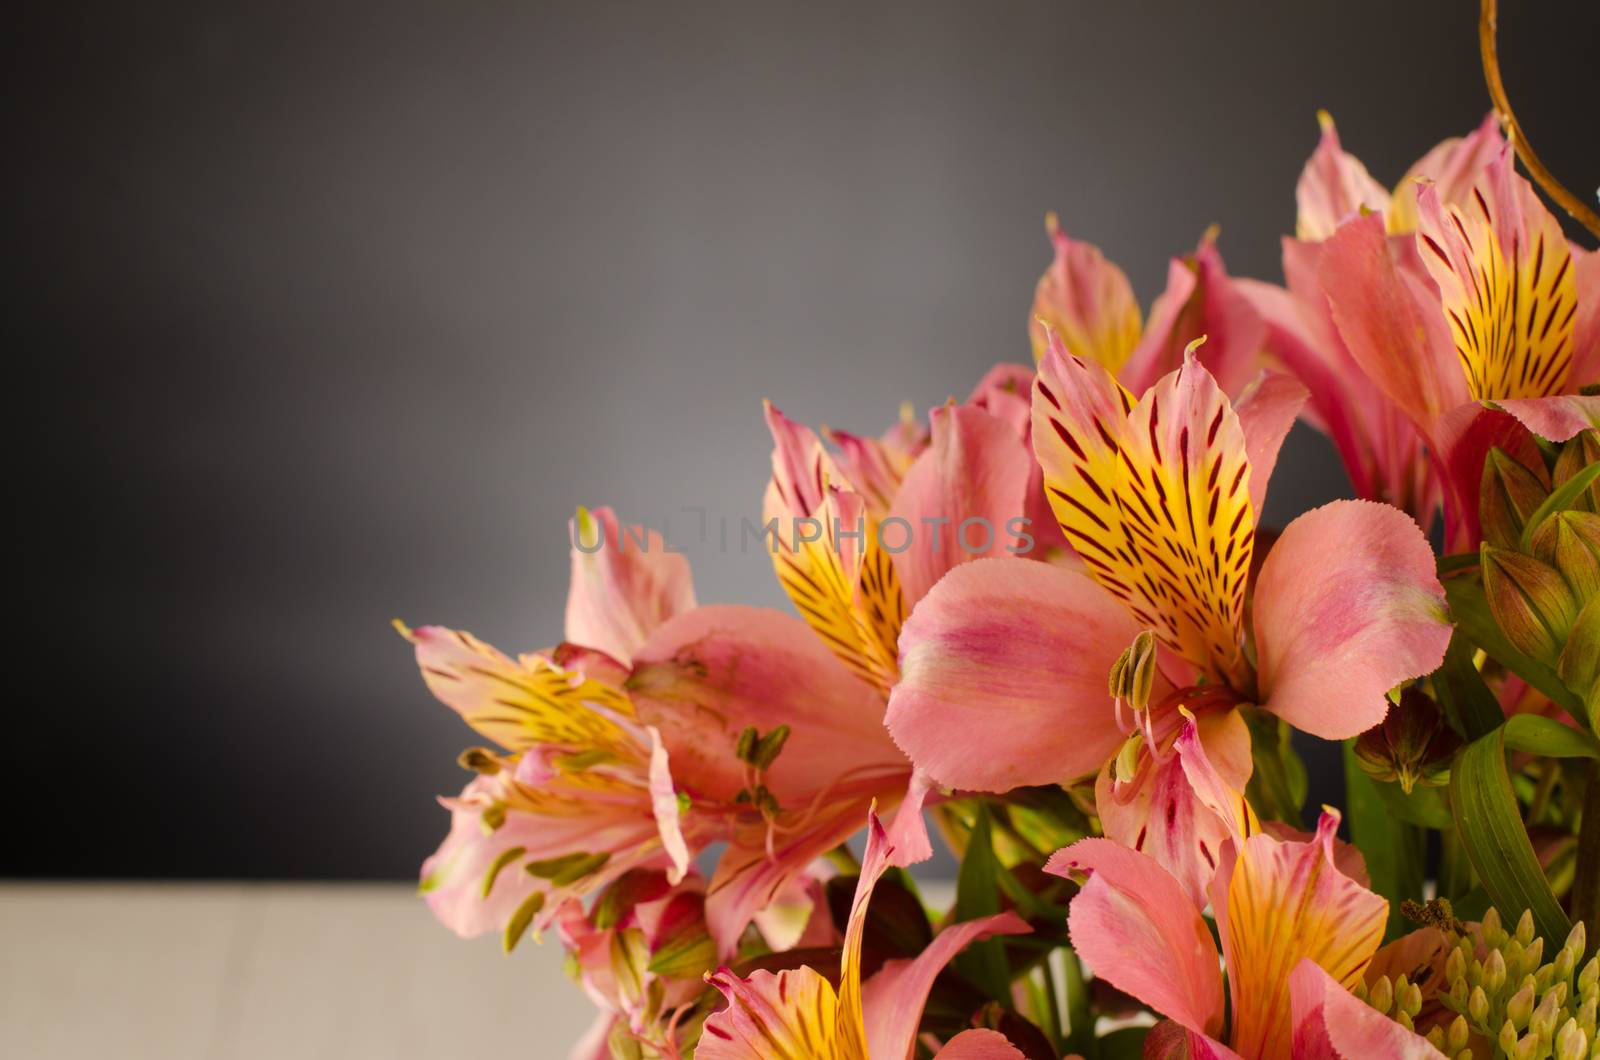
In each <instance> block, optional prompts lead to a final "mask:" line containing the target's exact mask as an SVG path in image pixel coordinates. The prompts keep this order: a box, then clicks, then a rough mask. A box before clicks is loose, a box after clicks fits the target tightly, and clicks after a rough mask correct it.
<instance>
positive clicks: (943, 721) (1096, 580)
mask: <svg viewBox="0 0 1600 1060" xmlns="http://www.w3.org/2000/svg"><path fill="white" fill-rule="evenodd" d="M1304 397H1305V394H1304V390H1303V388H1301V387H1300V386H1299V385H1298V384H1295V383H1293V382H1292V381H1290V380H1288V379H1287V378H1285V377H1282V376H1274V375H1268V376H1266V377H1264V378H1262V379H1260V380H1259V381H1258V382H1257V383H1256V384H1255V385H1254V386H1253V387H1250V388H1248V389H1247V391H1246V393H1245V394H1244V396H1243V397H1242V398H1241V400H1240V402H1239V403H1238V405H1237V406H1235V405H1234V404H1233V403H1232V402H1230V401H1229V400H1228V399H1227V397H1226V396H1225V395H1224V393H1223V391H1222V389H1221V387H1220V386H1219V385H1218V382H1217V380H1216V379H1215V378H1213V376H1212V374H1211V373H1210V372H1209V371H1207V370H1206V368H1205V367H1204V366H1203V365H1201V364H1200V363H1199V362H1198V361H1197V360H1196V359H1195V358H1194V356H1193V355H1192V353H1191V354H1190V355H1189V356H1187V357H1186V358H1185V361H1184V363H1183V365H1182V366H1181V367H1179V368H1178V369H1177V370H1175V371H1173V372H1171V373H1169V374H1168V375H1166V376H1164V377H1163V378H1161V379H1160V380H1159V381H1158V382H1157V383H1156V384H1155V385H1154V386H1152V387H1151V388H1150V389H1149V390H1147V391H1146V392H1145V393H1144V394H1143V395H1138V396H1136V395H1135V394H1133V393H1132V392H1130V391H1129V390H1128V389H1126V388H1125V387H1124V386H1123V385H1122V384H1120V383H1119V382H1117V380H1116V379H1114V378H1113V377H1112V375H1111V373H1110V372H1109V371H1108V370H1107V369H1106V368H1105V367H1104V366H1103V365H1102V364H1100V363H1098V362H1096V361H1092V360H1089V359H1087V358H1084V357H1080V356H1077V355H1076V354H1074V353H1071V352H1068V350H1067V349H1066V347H1065V346H1064V345H1063V344H1062V343H1061V341H1060V339H1059V337H1052V342H1051V346H1050V350H1049V353H1048V354H1047V355H1046V357H1045V359H1044V360H1043V361H1042V362H1041V363H1040V365H1039V371H1038V375H1037V377H1036V379H1035V381H1034V385H1033V402H1032V416H1033V448H1034V452H1035V453H1036V455H1037V457H1038V460H1039V463H1040V465H1041V466H1042V468H1043V477H1044V484H1045V487H1046V490H1047V492H1048V495H1049V499H1050V503H1051V505H1052V507H1053V510H1054V515H1055V518H1056V520H1057V522H1058V523H1059V526H1060V528H1061V530H1062V531H1063V533H1064V535H1065V536H1066V538H1067V539H1068V540H1069V541H1070V542H1071V544H1072V545H1073V547H1074V548H1075V549H1076V550H1077V553H1078V555H1079V557H1080V559H1081V560H1082V567H1081V569H1069V568H1066V567H1061V566H1055V565H1050V564H1030V563H1028V562H1026V561H1023V560H1019V559H1014V558H996V559H984V560H979V561H977V562H974V563H969V564H965V565H962V566H960V567H957V568H955V569H953V570H951V571H950V572H949V573H947V574H946V575H945V576H944V578H943V579H942V580H941V581H940V582H939V583H938V584H937V585H936V586H934V588H933V589H932V591H930V592H929V593H928V595H927V596H926V598H925V599H924V600H923V601H922V602H921V603H920V604H919V606H918V608H917V610H916V611H915V612H914V613H913V614H912V615H911V617H910V619H909V620H908V621H907V622H906V624H905V629H904V631H903V633H902V635H901V638H900V649H901V652H900V674H901V677H900V682H899V683H898V684H897V685H896V686H895V688H894V691H893V694H892V696H891V698H890V703H889V711H888V716H887V721H888V726H889V730H890V732H891V733H892V734H893V736H894V739H895V742H896V743H897V744H898V745H899V746H900V747H901V748H903V749H904V750H905V752H906V753H907V754H908V755H909V756H910V758H911V760H912V761H913V762H915V763H916V764H917V767H918V768H919V769H920V770H922V771H924V772H925V773H927V774H928V775H929V776H930V777H931V778H933V779H934V780H936V781H938V782H939V783H940V784H943V785H947V786H950V787H956V788H964V789H969V790H974V791H987V792H1004V791H1008V790H1010V789H1012V788H1015V787H1019V786H1023V785H1036V784H1055V783H1068V782H1071V781H1073V780H1075V779H1077V778H1079V777H1083V776H1087V775H1093V774H1096V773H1098V774H1100V778H1099V784H1098V787H1097V809H1098V812H1099V814H1100V817H1101V822H1102V825H1103V826H1104V829H1105V832H1106V834H1107V835H1108V836H1110V837H1111V838H1112V839H1114V840H1116V841H1118V842H1120V843H1122V844H1124V845H1127V846H1129V847H1133V848H1135V849H1139V850H1145V851H1148V852H1149V853H1150V854H1151V855H1152V856H1154V857H1156V858H1157V859H1158V860H1159V861H1160V862H1161V864H1162V865H1163V866H1164V867H1166V868H1167V869H1168V870H1169V871H1171V872H1173V873H1174V874H1175V875H1176V876H1177V877H1178V878H1179V879H1180V880H1181V881H1182V884H1183V886H1184V888H1185V889H1186V891H1187V893H1189V894H1190V895H1191V896H1194V897H1196V898H1197V899H1198V897H1199V896H1200V895H1201V894H1203V892H1204V889H1205V887H1206V885H1207V883H1208V882H1209V880H1210V877H1211V876H1212V874H1213V873H1214V872H1215V869H1216V866H1217V859H1218V850H1219V848H1220V846H1221V844H1222V841H1223V839H1224V838H1225V835H1226V827H1227V823H1226V821H1224V820H1221V819H1220V818H1218V817H1217V816H1216V814H1215V813H1214V812H1213V811H1211V810H1209V809H1208V808H1207V807H1206V806H1205V805H1204V804H1203V803H1202V802H1201V801H1200V800H1198V799H1197V798H1196V797H1195V796H1194V794H1193V783H1192V778H1190V777H1188V776H1187V775H1186V773H1185V771H1184V768H1183V763H1182V760H1181V756H1177V755H1175V754H1174V753H1173V751H1172V742H1173V740H1174V739H1175V735H1176V733H1177V731H1178V728H1179V726H1178V724H1177V719H1178V717H1179V716H1180V713H1181V711H1182V710H1188V711H1190V712H1191V713H1193V714H1195V715H1196V716H1197V717H1198V718H1199V719H1200V720H1199V727H1198V731H1199V732H1200V733H1201V735H1202V737H1203V738H1204V739H1205V741H1206V747H1207V752H1208V754H1209V755H1210V757H1211V758H1212V759H1213V760H1215V761H1216V762H1217V769H1218V771H1219V773H1220V774H1221V775H1222V776H1223V777H1224V778H1225V780H1226V781H1227V782H1228V785H1229V787H1230V788H1232V789H1233V790H1234V791H1236V792H1237V791H1242V789H1243V787H1244V785H1245V783H1246V781H1247V780H1248V778H1249V775H1250V744H1249V736H1248V732H1247V729H1246V727H1245V725H1244V723H1243V721H1242V720H1241V717H1240V714H1239V712H1238V710H1237V709H1236V708H1237V707H1238V705H1240V704H1255V705H1257V706H1259V707H1260V709H1262V710H1265V711H1267V712H1270V713H1272V714H1275V715H1277V716H1278V717H1279V718H1282V719H1283V720H1284V721H1287V722H1288V723H1289V724H1290V725H1292V726H1294V727H1296V728H1299V729H1302V730H1305V731H1307V732H1310V733H1312V734H1314V735H1317V736H1321V737H1323V738H1326V739H1343V738H1346V737H1349V736H1354V735H1356V734H1357V733H1360V732H1362V731H1364V730H1365V729H1367V728H1370V727H1371V726H1373V725H1375V724H1377V723H1378V722H1380V721H1381V720H1382V719H1383V717H1384V714H1385V713H1386V711H1387V709H1388V705H1389V704H1388V700H1387V699H1386V698H1385V696H1386V693H1387V692H1388V691H1389V690H1390V689H1391V688H1393V687H1394V686H1395V685H1397V684H1399V683H1400V682H1403V681H1406V680H1409V679H1411V678H1415V677H1418V676H1420V675H1423V674H1426V673H1428V672H1430V671H1431V670H1433V669H1434V668H1435V667H1436V666H1437V665H1438V664H1439V662H1440V660H1441V659H1442V658H1443V655H1444V651H1445V646H1446V644H1447V642H1448V640H1449V626H1448V624H1447V622H1446V620H1445V603H1444V593H1443V589H1442V588H1441V586H1440V584H1439V582H1438V579H1437V577H1436V575H1435V573H1434V559H1433V553H1432V551H1431V549H1430V548H1429V546H1428V543H1427V540H1426V539H1425V538H1424V536H1423V534H1422V532H1421V530H1420V529H1419V528H1418V527H1417V525H1416V524H1415V523H1414V522H1413V521H1412V520H1411V519H1410V518H1409V517H1407V516H1406V515H1405V514H1404V513H1402V512H1400V511H1398V510H1396V509H1394V508H1390V507H1387V506H1385V505H1380V504H1375V503H1371V502H1366V501H1340V502H1335V503H1333V504H1330V505H1327V506H1325V507H1323V508H1319V509H1317V510H1315V511H1312V512H1309V513H1307V514H1306V515H1303V516H1301V517H1300V518H1299V519H1296V520H1295V521H1294V522H1292V523H1291V524H1290V525H1289V526H1288V527H1287V528H1286V529H1285V530H1284V531H1283V533H1282V535H1281V536H1280V537H1279V538H1278V539H1277V541H1276V542H1275V544H1274V545H1273V546H1272V548H1271V551H1270V552H1269V553H1268V554H1267V556H1266V558H1265V560H1264V561H1262V562H1261V563H1260V567H1259V573H1257V574H1256V575H1255V576H1254V582H1253V585H1254V592H1253V594H1251V593H1250V592H1249V590H1250V587H1251V584H1252V581H1251V579H1252V569H1253V567H1254V563H1253V558H1254V555H1255V544H1256V533H1255V531H1256V513H1257V512H1259V511H1260V510H1261V505H1262V502H1263V499H1264V497H1265V494H1266V489H1267V480H1268V478H1269V477H1270V475H1271V472H1272V466H1273V464H1274V462H1275V460H1276V456H1277V450H1278V446H1279V444H1280V443H1281V441H1282V439H1283V437H1284V435H1285V433H1286V432H1287V431H1288V428H1289V425H1290V424H1291V423H1292V422H1293V420H1294V417H1295V414H1296V413H1297V412H1298V411H1299V408H1300V406H1301V403H1302V402H1303V401H1304ZM1247 603H1248V606H1247ZM1247 613H1248V619H1249V620H1248V622H1247ZM1146 631H1149V632H1150V633H1153V641H1154V644H1155V650H1153V651H1151V650H1149V647H1150V644H1149V642H1150V641H1151V639H1152V638H1151V637H1150V636H1149V635H1148V634H1146ZM1142 635H1143V636H1142ZM1136 641H1138V642H1141V643H1144V644H1145V645H1146V649H1145V650H1143V651H1135V652H1134V653H1133V654H1132V655H1131V656H1130V655H1128V654H1124V653H1125V652H1127V651H1128V650H1129V648H1130V645H1134V644H1135V642H1136ZM1119 659H1121V660H1122V661H1123V663H1125V664H1126V666H1125V668H1124V669H1126V667H1129V666H1131V667H1133V668H1134V670H1136V671H1137V674H1138V676H1139V679H1138V680H1137V681H1134V682H1132V683H1131V684H1130V686H1129V687H1130V688H1132V689H1134V690H1135V691H1134V692H1133V693H1132V694H1123V693H1122V692H1118V693H1117V694H1115V695H1114V694H1113V692H1112V690H1111V689H1109V688H1108V683H1107V675H1108V674H1109V673H1110V672H1111V670H1112V668H1113V665H1114V664H1117V663H1118V662H1119Z"/></svg>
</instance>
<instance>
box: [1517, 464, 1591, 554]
mask: <svg viewBox="0 0 1600 1060" xmlns="http://www.w3.org/2000/svg"><path fill="white" fill-rule="evenodd" d="M1596 478H1600V460H1597V461H1595V462H1594V463H1592V464H1590V465H1589V466H1588V467H1586V468H1584V469H1583V470H1582V471H1580V472H1578V473H1577V474H1576V475H1573V476H1572V477H1571V478H1569V479H1567V481H1566V482H1564V483H1562V484H1561V485H1560V486H1557V487H1556V488H1555V489H1553V490H1551V491H1550V496H1548V497H1546V498H1545V499H1544V503H1543V504H1541V505H1539V507H1537V508H1535V509H1534V510H1533V514H1532V515H1530V516H1529V517H1528V522H1527V523H1526V524H1525V525H1524V526H1523V528H1522V540H1521V544H1520V549H1521V551H1523V552H1528V553H1532V552H1533V532H1534V531H1535V530H1537V529H1539V524H1540V523H1542V522H1544V521H1545V520H1546V519H1548V518H1550V516H1552V515H1554V514H1555V513H1556V512H1562V511H1566V510H1567V509H1568V508H1571V507H1572V506H1573V502H1574V501H1576V500H1577V499H1578V494H1580V493H1582V492H1583V491H1584V490H1586V489H1588V488H1589V483H1591V482H1593V481H1594V480H1595V479H1596Z"/></svg>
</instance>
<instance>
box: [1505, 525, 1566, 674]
mask: <svg viewBox="0 0 1600 1060" xmlns="http://www.w3.org/2000/svg"><path fill="white" fill-rule="evenodd" d="M1481 566H1482V570H1483V590H1484V594H1485V595H1486V596H1487V597H1488V600H1489V610H1490V611H1491V612H1492V613H1493V614H1494V620H1495V623H1496V624H1497V625H1499V627H1500V631H1501V632H1502V633H1504V634H1505V635H1506V639H1507V640H1509V641H1510V642H1511V644H1512V645H1513V646H1514V647H1515V648H1516V649H1517V650H1518V651H1520V652H1522V653H1523V654H1525V655H1527V656H1529V657H1530V658H1533V659H1536V660H1538V661H1539V662H1543V663H1546V664H1548V665H1551V666H1554V665H1555V663H1556V660H1557V659H1558V658H1559V657H1560V655H1561V649H1562V648H1563V647H1564V646H1565V645H1566V642H1567V634H1568V633H1569V632H1570V631H1571V629H1572V623H1573V621H1574V620H1575V619H1576V618H1577V617H1578V606H1577V601H1576V600H1575V599H1573V596H1572V590H1571V589H1569V588H1568V587H1567V583H1566V581H1565V580H1563V579H1562V577H1561V575H1560V574H1559V573H1557V572H1556V571H1555V569H1554V568H1552V567H1550V566H1548V565H1546V564H1544V563H1540V562H1539V561H1538V560H1536V559H1534V558H1533V557H1532V556H1525V555H1523V554H1522V553H1520V552H1512V551H1510V550H1508V549H1501V548H1495V547H1493V546H1492V545H1484V546H1483V549H1482V552H1481Z"/></svg>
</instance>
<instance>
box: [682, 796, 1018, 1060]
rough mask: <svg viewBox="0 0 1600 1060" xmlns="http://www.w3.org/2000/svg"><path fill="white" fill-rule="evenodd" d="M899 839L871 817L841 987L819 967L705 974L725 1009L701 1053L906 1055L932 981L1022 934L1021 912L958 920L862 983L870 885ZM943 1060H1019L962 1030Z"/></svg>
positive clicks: (756, 1059)
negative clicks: (979, 947) (955, 963)
mask: <svg viewBox="0 0 1600 1060" xmlns="http://www.w3.org/2000/svg"><path fill="white" fill-rule="evenodd" d="M892 854H893V847H892V845H891V843H890V841H889V837H888V835H887V834H886V833H885V832H884V829H883V826H882V825H881V824H880V823H879V822H878V818H877V816H876V815H875V814H874V815H871V816H870V819H869V821H868V832H867V850H866V854H865V856H864V857H863V858H862V864H861V876H860V878H859V880H858V881H857V883H856V893H855V899H854V901H853V902H852V903H851V906H850V921H849V924H848V926H847V927H846V929H845V938H844V953H843V955H842V958H841V968H840V976H839V989H838V990H837V991H836V990H834V988H833V985H832V984H831V983H829V982H828V980H827V979H826V978H825V977H824V976H822V975H821V974H820V973H818V972H817V970H816V969H814V968H811V967H807V966H802V967H799V968H794V969H789V970H785V971H781V972H769V971H756V972H754V973H752V974H751V976H750V977H749V978H748V979H746V978H741V977H740V976H738V975H735V974H734V973H733V972H731V971H729V970H728V969H726V968H724V969H722V970H720V971H718V972H717V973H716V974H715V975H713V976H710V977H709V978H708V981H709V982H710V983H711V985H712V986H715V987H716V988H717V989H718V990H720V991H722V994H723V996H724V997H726V998H727V999H728V1007H727V1008H725V1009H723V1010H722V1011H720V1012H716V1013H713V1014H712V1015H711V1016H709V1017H707V1019H706V1022H705V1029H704V1031H703V1032H702V1033H701V1036H700V1044H699V1045H698V1047H697V1048H696V1050H695V1056H696V1057H697V1058H698V1060H774V1058H776V1057H794V1058H796V1060H800V1058H804V1060H910V1058H911V1055H912V1049H913V1047H914V1046H915V1044H916V1041H917V1027H918V1025H919V1024H920V1023H921V1022H922V1009H923V1006H924V1005H926V1004H927V1000H928V992H929V990H931V989H932V987H933V981H934V979H935V978H937V976H938V974H939V972H940V971H941V970H942V969H943V968H944V966H945V965H946V964H948V963H949V962H950V959H951V958H952V957H954V956H955V955H956V954H957V953H959V952H961V950H962V949H963V948H965V947H966V946H967V944H968V943H971V942H976V941H978V940H979V939H985V938H989V937H990V936H992V935H1000V934H1022V933H1025V932H1027V931H1028V930H1029V928H1028V925H1027V924H1026V923H1025V922H1024V921H1023V920H1022V918H1020V917H1018V916H1017V915H1016V914H1015V913H1001V914H999V915H997V916H990V917H984V918H982V919H979V920H969V921H966V922H965V923H961V924H952V925H950V926H948V927H946V928H945V929H944V930H943V931H941V932H939V934H938V935H936V936H935V937H934V940H933V942H932V943H930V944H929V945H928V948H927V949H925V950H923V952H922V954H921V955H920V956H918V957H916V958H915V959H913V960H908V961H893V962H890V963H888V964H885V965H884V966H883V968H882V969H880V970H879V972H878V973H877V974H876V975H874V976H873V977H872V978H871V979H870V980H868V981H867V982H866V983H864V984H863V983H862V981H861V945H862V939H863V937H864V935H865V932H866V922H867V905H868V903H869V902H870V901H871V900H872V890H873V888H874V887H875V886H876V885H877V882H878V880H879V878H880V877H882V875H883V873H884V872H885V870H887V869H888V868H889V865H890V863H891V856H892ZM937 1055H938V1056H939V1057H941V1058H942V1060H1022V1055H1023V1054H1022V1053H1021V1052H1020V1051H1018V1050H1017V1049H1016V1047H1014V1046H1013V1045H1011V1043H1010V1042H1008V1041H1007V1040H1006V1038H1005V1036H1004V1035H1002V1034H999V1033H997V1032H995V1031H991V1030H969V1031H963V1032H961V1033H960V1034H957V1035H956V1036H955V1037H953V1038H951V1039H950V1040H949V1041H948V1042H946V1043H945V1045H944V1048H942V1049H940V1050H939V1052H938V1054H937Z"/></svg>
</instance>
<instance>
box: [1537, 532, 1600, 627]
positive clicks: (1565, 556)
mask: <svg viewBox="0 0 1600 1060" xmlns="http://www.w3.org/2000/svg"><path fill="white" fill-rule="evenodd" d="M1532 546H1533V555H1534V557H1535V558H1536V559H1538V560H1540V561H1541V562H1544V563H1548V564H1549V565H1550V566H1552V567H1554V568H1555V569H1556V570H1557V571H1559V572H1560V574H1561V576H1562V577H1563V578H1565V579H1566V580H1567V585H1568V586H1569V587H1571V589H1572V595H1573V596H1574V597H1575V598H1576V599H1577V601H1578V604H1579V606H1580V607H1581V606H1582V605H1583V604H1584V603H1586V602H1588V601H1589V600H1592V599H1594V596H1595V594H1596V593H1600V515H1596V514H1594V513H1593V512H1573V511H1562V512H1556V513H1555V514H1553V515H1551V516H1550V517H1549V518H1548V519H1546V520H1545V521H1544V522H1542V523H1540V524H1539V529H1538V530H1536V531H1534V534H1533V541H1532Z"/></svg>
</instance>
